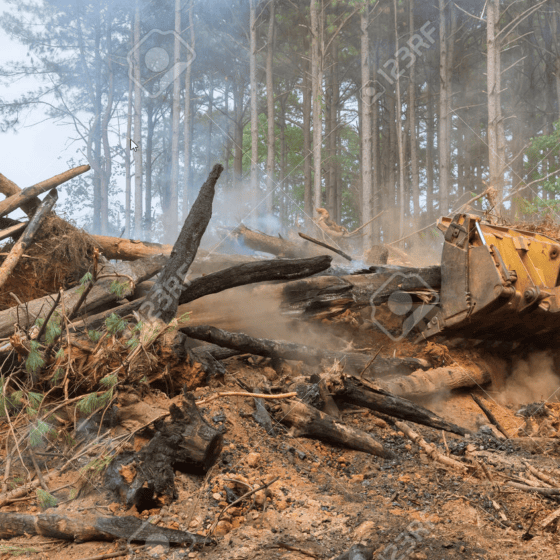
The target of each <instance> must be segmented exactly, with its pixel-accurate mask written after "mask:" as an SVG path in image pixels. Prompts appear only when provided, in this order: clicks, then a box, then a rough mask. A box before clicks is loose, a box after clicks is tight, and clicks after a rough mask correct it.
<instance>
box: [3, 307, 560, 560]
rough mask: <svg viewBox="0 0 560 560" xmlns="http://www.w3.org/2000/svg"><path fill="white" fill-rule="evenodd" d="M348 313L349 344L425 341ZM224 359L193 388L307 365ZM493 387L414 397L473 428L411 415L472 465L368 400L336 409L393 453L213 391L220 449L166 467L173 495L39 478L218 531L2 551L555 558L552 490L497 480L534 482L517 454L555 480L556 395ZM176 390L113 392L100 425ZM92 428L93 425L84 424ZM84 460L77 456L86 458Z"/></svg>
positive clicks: (55, 459)
mask: <svg viewBox="0 0 560 560" xmlns="http://www.w3.org/2000/svg"><path fill="white" fill-rule="evenodd" d="M350 318H351V317H350ZM357 322H359V321H352V320H348V321H347V322H339V323H338V324H331V326H332V327H333V328H334V329H336V330H337V334H338V336H339V337H340V339H341V341H344V340H345V341H346V342H352V344H353V345H354V347H359V348H370V349H372V350H376V349H377V348H379V347H380V346H381V344H383V345H384V348H383V355H393V353H396V355H397V356H399V355H400V356H419V355H422V353H423V351H424V347H425V343H424V344H420V345H418V346H416V345H413V344H411V343H409V342H394V343H390V342H389V343H387V339H386V338H384V339H382V338H381V334H380V333H377V334H375V333H374V332H373V331H371V330H365V329H360V328H359V325H358V324H357ZM449 352H450V355H451V357H452V359H453V360H454V361H456V362H458V363H461V360H462V359H463V357H464V356H469V357H470V358H472V355H473V354H472V352H474V350H473V351H472V352H471V350H470V349H468V348H467V349H465V348H463V349H462V350H454V349H453V348H450V349H449ZM224 364H225V366H226V370H227V374H226V375H225V376H223V377H222V378H213V379H212V380H211V381H210V382H209V384H208V385H207V386H204V387H200V388H198V389H197V390H196V391H195V397H196V399H197V400H200V399H203V398H207V397H210V396H212V395H214V394H215V393H216V392H224V391H240V390H242V389H241V387H247V386H248V387H251V388H257V387H259V388H266V387H270V386H281V387H289V386H290V384H291V383H292V382H293V380H294V379H297V378H298V377H301V376H307V375H310V374H311V373H316V372H317V369H312V368H309V367H307V366H304V365H302V364H301V363H295V362H284V363H282V364H281V365H279V364H278V363H276V364H272V363H271V362H270V360H268V359H265V358H256V357H252V356H248V355H246V356H239V357H233V358H230V359H228V360H226V361H224ZM273 365H275V367H276V369H274V368H273V367H272V366H273ZM492 389H493V388H492V387H491V388H490V389H488V390H487V391H483V390H482V389H476V390H475V391H473V390H459V391H454V392H453V393H451V394H446V395H439V396H438V397H437V398H434V399H432V400H431V401H426V402H422V403H421V404H423V405H424V406H426V407H427V408H429V409H431V410H433V411H434V412H436V413H438V414H440V415H441V416H442V417H444V418H445V419H447V420H449V421H451V422H453V423H455V424H458V425H460V426H462V427H464V428H467V429H469V430H471V431H472V432H473V434H472V435H469V436H467V437H466V438H462V437H459V436H455V435H453V434H448V433H446V434H443V432H441V431H437V430H434V429H431V428H427V427H424V426H417V425H414V429H415V430H416V431H417V432H418V433H420V434H421V435H422V436H423V437H424V439H425V440H426V441H428V442H433V443H434V444H435V445H436V446H437V448H438V450H439V451H440V452H441V453H443V454H449V455H451V456H454V457H456V458H458V459H459V460H462V459H461V458H464V457H465V456H468V458H469V459H468V460H469V462H470V464H471V465H475V468H472V469H469V471H468V474H464V473H461V472H458V471H456V470H454V469H453V468H450V467H447V466H444V465H441V464H439V463H435V462H433V461H432V460H431V459H430V458H429V457H428V456H427V455H426V454H424V453H423V452H422V451H421V450H420V449H419V448H418V447H417V446H416V444H414V443H413V442H412V441H410V440H409V439H408V438H407V437H406V436H405V435H404V434H403V433H402V432H399V431H396V429H395V428H392V427H390V426H389V425H388V424H386V423H385V422H384V421H383V420H381V419H379V418H378V417H377V416H375V415H373V414H372V413H370V412H368V411H364V409H359V408H357V407H347V408H345V409H342V414H343V418H344V420H345V422H346V423H347V424H349V425H350V426H354V427H358V428H360V429H362V430H364V431H366V432H369V433H371V434H372V435H373V436H374V437H376V438H377V439H378V440H379V441H381V442H382V443H383V445H384V446H386V447H387V448H389V449H391V450H392V451H393V452H394V453H395V459H391V460H385V459H382V458H379V457H375V456H372V455H369V454H366V453H362V452H358V451H353V450H349V449H343V448H340V447H336V446H333V445H331V444H329V443H323V442H319V441H316V440H311V439H305V438H293V437H290V436H289V433H288V430H287V428H285V427H284V426H283V425H281V424H279V423H276V422H274V433H273V434H269V433H267V432H266V431H265V429H264V428H263V427H261V426H260V425H259V424H257V423H256V422H255V420H254V419H253V418H252V417H251V414H252V413H253V412H254V405H253V399H252V398H251V399H248V398H246V397H231V396H230V397H221V398H216V399H215V400H212V401H211V402H208V403H207V404H202V405H200V410H201V411H202V413H203V416H204V418H205V419H206V421H207V422H208V423H209V424H210V425H211V426H214V427H216V428H218V429H219V430H221V431H222V432H223V433H224V446H223V450H222V452H221V454H220V457H219V459H218V461H217V462H216V464H215V465H214V466H213V467H212V468H211V469H210V471H209V472H208V473H207V474H206V475H195V474H188V473H180V472H177V473H176V475H177V476H176V487H177V490H178V493H179V497H178V499H177V500H176V501H174V502H173V503H170V504H168V505H165V506H164V507H161V508H156V509H146V510H144V511H141V512H138V511H137V509H136V507H134V508H132V510H131V509H128V510H127V509H126V508H125V507H124V506H122V505H121V504H120V503H119V502H118V501H117V499H116V497H115V495H114V494H112V493H111V492H109V491H108V490H107V489H106V488H105V486H104V482H103V478H102V475H101V476H99V477H97V478H92V477H91V475H90V474H88V475H84V471H83V470H80V469H74V470H73V471H69V472H66V473H65V474H64V475H62V476H61V477H59V478H52V479H50V480H49V486H50V488H51V489H55V490H53V492H52V493H53V494H54V495H55V496H56V498H57V500H58V502H59V505H58V508H57V512H59V513H68V514H70V516H80V515H83V514H84V513H85V512H92V511H93V512H95V513H98V514H99V515H105V516H107V515H111V514H114V515H121V516H124V515H134V516H138V517H140V518H141V519H143V520H147V519H150V521H151V523H154V524H156V525H158V526H161V527H168V528H172V529H180V530H189V531H192V532H194V533H198V534H199V535H203V536H206V535H208V534H209V532H210V530H212V529H213V534H212V536H213V538H214V539H215V542H216V544H214V545H210V546H206V547H203V548H198V549H194V550H193V549H191V548H185V547H178V546H170V547H167V546H164V545H162V544H155V545H153V546H151V547H149V546H148V547H147V546H141V545H137V544H127V543H126V542H116V543H102V542H85V543H77V542H74V543H71V542H66V541H57V540H55V539H47V538H45V537H40V536H33V537H31V536H30V537H27V538H21V537H20V538H14V539H12V540H5V541H0V558H12V557H14V556H18V555H24V556H25V557H28V558H42V559H49V560H50V559H53V560H54V559H55V558H56V559H58V560H69V559H88V558H98V559H101V558H109V557H119V556H120V557H123V558H125V557H127V558H130V559H132V558H199V559H206V558H208V559H210V558H220V559H224V560H260V559H266V560H273V559H279V560H280V559H285V560H288V559H290V560H300V559H301V560H303V559H309V558H326V559H330V558H336V557H337V556H338V555H339V554H341V553H343V552H344V551H346V550H348V549H349V548H350V547H351V546H352V545H353V544H356V543H364V544H368V545H369V546H373V547H374V549H375V552H374V555H373V558H375V559H380V560H390V559H399V560H406V559H410V560H414V559H416V560H421V559H425V560H453V559H459V558H461V559H480V560H482V559H484V560H501V559H510V558H523V559H524V558H539V559H541V560H548V559H550V560H553V559H554V560H557V559H558V558H559V557H560V538H559V536H558V532H557V526H556V523H557V522H558V521H553V522H552V523H550V524H549V525H548V526H547V527H546V528H542V522H543V520H544V519H545V518H546V517H547V516H548V515H549V514H551V513H552V512H553V511H555V510H556V509H557V508H559V507H560V503H559V501H560V500H559V497H558V496H546V495H542V494H539V493H528V492H525V491H522V490H519V489H516V488H514V487H511V486H508V485H507V484H506V481H507V480H516V479H517V478H520V479H523V480H525V481H527V480H529V481H531V480H532V481H533V483H534V484H533V485H534V486H539V487H540V486H546V485H545V484H544V483H542V482H539V481H538V479H536V478H535V477H534V476H532V474H531V473H530V472H529V471H528V470H527V464H528V465H530V466H532V467H534V468H535V469H537V470H538V471H540V472H541V473H546V475H547V476H549V477H552V478H555V477H556V480H560V469H559V468H558V458H559V455H560V439H559V438H560V433H559V432H558V420H559V419H560V408H558V405H557V404H555V403H553V402H549V403H547V404H546V410H547V414H548V416H547V417H541V418H535V419H533V420H532V421H528V420H526V419H524V418H523V417H521V416H518V415H516V413H517V411H518V409H519V408H520V398H519V395H516V396H515V398H513V397H512V399H511V400H510V401H509V402H508V399H507V398H504V397H503V395H502V397H501V398H494V397H498V392H493V391H492ZM494 389H495V388H494ZM471 392H475V393H477V394H480V395H482V396H484V398H485V400H486V402H487V403H488V405H489V407H490V408H491V410H492V412H493V413H494V414H495V416H496V417H497V418H498V420H499V421H500V422H501V424H502V426H503V427H504V428H505V429H506V430H507V432H508V433H509V434H510V436H511V437H512V439H510V440H505V439H504V438H503V437H501V436H500V435H499V434H497V435H496V433H495V432H494V431H493V429H492V428H491V427H489V426H486V424H487V421H486V419H485V417H483V416H482V415H481V411H480V409H479V408H478V407H477V405H476V404H475V403H474V402H473V400H472V399H471V397H470V393H471ZM530 396H531V395H529V394H528V395H527V398H529V397H530ZM180 400H181V396H178V397H175V399H173V400H171V399H169V398H168V396H167V395H166V394H165V393H163V392H161V391H158V390H154V389H152V390H150V391H149V393H148V394H140V393H134V392H130V391H129V392H121V393H120V394H119V396H118V400H117V405H118V407H119V422H118V423H117V425H115V426H113V427H110V428H107V429H104V430H105V437H107V438H112V437H117V436H118V435H120V434H122V433H123V432H124V431H127V430H128V431H132V430H134V429H136V428H137V427H139V426H141V425H143V424H145V422H146V420H147V419H149V418H150V417H155V416H157V415H158V414H161V413H162V412H166V411H167V410H168V408H169V405H170V404H171V402H180ZM522 400H523V399H522V398H521V401H522ZM498 401H500V403H498ZM527 402H529V401H527ZM97 430H98V426H94V430H93V431H92V435H91V436H90V437H91V438H93V437H95V435H96V434H97ZM519 435H521V436H525V437H523V438H519V437H517V436H519ZM149 437H150V433H149V431H146V432H139V434H137V435H136V436H135V439H134V444H133V445H134V448H135V449H140V448H141V447H142V446H143V445H144V444H145V443H146V442H147V441H148V440H149ZM63 452H64V450H63V449H62V448H61V447H59V446H58V444H52V443H51V444H45V447H44V449H41V448H40V447H39V448H37V450H36V456H37V457H38V459H39V466H40V468H41V470H43V472H49V470H50V469H52V468H55V467H56V466H57V465H59V464H60V463H61V462H63V460H64V459H63V458H62V457H61V456H60V455H57V454H62V453H63ZM80 461H81V465H82V466H83V467H85V466H86V465H88V464H91V461H92V458H91V457H84V458H82V459H81V460H80ZM90 472H91V471H90ZM25 474H26V473H25V472H24V469H23V468H22V467H21V464H20V466H19V467H18V466H17V465H16V466H14V467H13V468H12V472H11V475H10V479H9V480H8V481H7V482H8V484H9V485H15V484H17V482H18V479H19V480H21V478H22V477H24V476H25ZM272 481H274V482H272ZM535 481H536V482H539V483H536V482H535ZM271 482H272V484H270V486H268V487H267V488H266V489H265V490H261V491H260V492H257V493H256V494H254V495H253V496H251V497H249V498H247V499H245V500H243V501H242V502H241V503H240V504H239V505H238V506H236V507H230V508H229V509H228V510H227V511H225V512H223V510H224V509H225V507H226V506H227V505H228V503H231V501H232V500H233V499H234V498H235V497H238V496H241V495H242V494H243V493H245V492H246V491H247V488H256V487H258V486H259V485H266V484H267V483H271ZM57 488H61V490H59V491H56V489H57ZM232 496H233V497H232ZM2 511H4V512H9V511H11V512H20V513H29V514H37V513H40V508H39V505H38V504H37V499H36V496H35V494H31V495H30V496H29V498H24V499H23V500H20V501H17V502H15V503H12V504H11V505H9V506H6V507H4V508H3V509H2ZM47 511H48V510H47ZM356 558H358V557H356Z"/></svg>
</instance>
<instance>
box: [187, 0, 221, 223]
mask: <svg viewBox="0 0 560 560" xmlns="http://www.w3.org/2000/svg"><path fill="white" fill-rule="evenodd" d="M193 4H194V0H190V2H189V11H188V13H189V29H190V47H191V48H192V50H193V52H194V49H195V35H194V21H193ZM191 77H192V61H191V63H190V64H189V65H188V66H187V70H186V72H185V110H184V115H185V116H184V130H183V136H184V142H185V147H184V155H183V159H184V162H185V164H184V165H185V170H184V176H183V221H185V220H186V219H187V215H188V213H189V210H190V208H189V189H190V179H191V177H190V174H191V143H192V136H191V120H192V119H193V118H194V116H193V114H192V110H191ZM226 103H227V100H226Z"/></svg>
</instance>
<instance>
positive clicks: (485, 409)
mask: <svg viewBox="0 0 560 560" xmlns="http://www.w3.org/2000/svg"><path fill="white" fill-rule="evenodd" d="M471 397H472V400H473V401H474V402H475V403H476V404H477V405H478V406H479V407H480V409H481V410H482V412H484V415H485V416H486V418H488V420H489V421H490V423H491V424H493V425H494V426H496V428H498V430H499V431H500V432H501V433H502V434H503V435H504V437H505V438H506V439H509V435H508V433H507V432H506V431H505V430H504V428H503V427H502V425H501V424H500V423H499V422H498V420H497V419H496V417H495V416H494V415H493V414H492V412H491V411H490V410H489V409H488V407H486V406H485V404H484V403H483V402H482V400H481V399H479V398H478V397H477V396H476V395H474V394H473V393H471Z"/></svg>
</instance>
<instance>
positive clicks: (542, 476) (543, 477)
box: [523, 461, 560, 488]
mask: <svg viewBox="0 0 560 560" xmlns="http://www.w3.org/2000/svg"><path fill="white" fill-rule="evenodd" d="M523 464H524V465H525V466H526V467H527V469H528V470H529V472H530V473H532V474H534V475H535V476H536V477H537V478H538V479H539V480H542V481H543V482H546V483H547V484H550V486H552V487H553V488H558V487H559V486H560V485H559V484H558V481H557V480H555V479H554V478H552V477H550V476H548V475H546V474H544V473H542V472H541V471H538V470H537V469H535V467H533V466H532V465H530V464H529V463H526V462H525V461H523Z"/></svg>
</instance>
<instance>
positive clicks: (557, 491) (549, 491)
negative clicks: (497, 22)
mask: <svg viewBox="0 0 560 560" xmlns="http://www.w3.org/2000/svg"><path fill="white" fill-rule="evenodd" d="M506 485H507V486H511V487H512V488H517V489H518V490H524V491H525V492H536V493H537V494H543V495H544V496H560V488H537V487H535V486H527V485H525V484H519V483H517V482H511V481H508V482H506Z"/></svg>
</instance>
